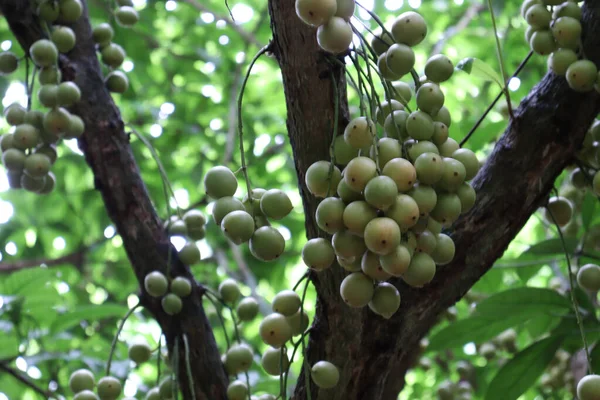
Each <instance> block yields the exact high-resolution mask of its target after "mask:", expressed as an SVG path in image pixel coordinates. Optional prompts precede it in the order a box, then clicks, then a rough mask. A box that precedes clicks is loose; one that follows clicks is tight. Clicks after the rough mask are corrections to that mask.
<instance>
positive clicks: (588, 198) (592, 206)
mask: <svg viewBox="0 0 600 400" xmlns="http://www.w3.org/2000/svg"><path fill="white" fill-rule="evenodd" d="M596 204H598V199H597V198H596V196H594V195H593V194H592V192H591V191H590V190H588V191H587V192H586V193H585V197H584V198H583V203H582V204H581V220H582V221H583V228H584V229H585V231H586V232H587V230H588V228H589V227H590V224H591V223H592V220H593V218H594V211H595V210H596Z"/></svg>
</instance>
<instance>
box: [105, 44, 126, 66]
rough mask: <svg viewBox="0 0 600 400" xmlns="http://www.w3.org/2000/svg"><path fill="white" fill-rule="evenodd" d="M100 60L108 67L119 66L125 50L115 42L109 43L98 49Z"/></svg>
mask: <svg viewBox="0 0 600 400" xmlns="http://www.w3.org/2000/svg"><path fill="white" fill-rule="evenodd" d="M100 56H101V59H102V62H103V63H104V64H106V65H108V66H109V67H112V68H119V67H120V66H121V64H123V61H125V50H123V47H121V46H119V45H118V44H116V43H109V44H107V45H106V46H105V47H103V48H102V50H101V51H100Z"/></svg>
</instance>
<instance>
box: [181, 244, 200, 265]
mask: <svg viewBox="0 0 600 400" xmlns="http://www.w3.org/2000/svg"><path fill="white" fill-rule="evenodd" d="M177 255H178V257H179V260H181V262H182V263H184V264H185V265H194V264H196V263H198V262H200V249H198V246H196V243H195V242H187V243H186V244H185V245H184V246H183V247H182V248H181V250H179V252H178V253H177Z"/></svg>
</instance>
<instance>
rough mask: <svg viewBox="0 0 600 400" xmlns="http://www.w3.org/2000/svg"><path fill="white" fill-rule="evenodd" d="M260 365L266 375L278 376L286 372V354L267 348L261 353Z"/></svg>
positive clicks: (287, 359)
mask: <svg viewBox="0 0 600 400" xmlns="http://www.w3.org/2000/svg"><path fill="white" fill-rule="evenodd" d="M260 363H261V365H262V367H263V369H264V370H265V372H266V373H267V374H269V375H272V376H279V375H281V373H282V372H286V371H287V370H288V367H289V365H290V360H289V358H288V356H287V353H286V352H283V354H282V353H281V350H280V349H274V348H272V347H269V348H268V349H267V350H265V352H264V353H263V355H262V358H261V360H260Z"/></svg>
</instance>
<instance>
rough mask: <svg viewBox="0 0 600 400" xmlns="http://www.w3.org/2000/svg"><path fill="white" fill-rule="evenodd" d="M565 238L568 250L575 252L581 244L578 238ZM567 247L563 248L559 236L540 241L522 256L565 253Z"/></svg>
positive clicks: (570, 252)
mask: <svg viewBox="0 0 600 400" xmlns="http://www.w3.org/2000/svg"><path fill="white" fill-rule="evenodd" d="M564 239H565V247H566V248H567V252H568V253H569V254H573V253H574V252H575V249H577V246H578V244H579V241H578V240H577V238H571V237H566V238H564ZM564 253H565V249H564V248H563V245H562V242H561V240H560V239H559V238H553V239H547V240H544V241H541V242H538V243H536V244H534V245H533V246H531V247H530V248H528V249H527V250H525V251H524V252H523V253H522V254H521V256H523V255H525V254H528V255H538V256H541V255H550V254H564Z"/></svg>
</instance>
